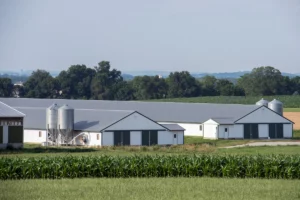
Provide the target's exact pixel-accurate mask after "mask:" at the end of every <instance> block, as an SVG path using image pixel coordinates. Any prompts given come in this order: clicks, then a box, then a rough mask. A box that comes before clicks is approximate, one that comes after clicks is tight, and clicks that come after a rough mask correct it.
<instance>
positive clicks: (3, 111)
mask: <svg viewBox="0 0 300 200" xmlns="http://www.w3.org/2000/svg"><path fill="white" fill-rule="evenodd" d="M24 116H25V115H24V113H21V112H19V111H18V110H16V109H14V108H12V107H10V106H8V105H6V104H5V103H2V102H0V117H24Z"/></svg>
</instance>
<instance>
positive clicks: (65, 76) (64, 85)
mask: <svg viewBox="0 0 300 200" xmlns="http://www.w3.org/2000/svg"><path fill="white" fill-rule="evenodd" d="M95 74H96V71H95V69H91V68H87V67H86V66H85V65H72V66H71V67H70V68H69V69H68V70H67V71H62V72H60V74H59V75H58V77H57V79H58V81H59V83H60V90H61V92H62V94H61V97H63V98H72V99H89V98H90V97H91V83H92V79H93V77H94V76H95Z"/></svg>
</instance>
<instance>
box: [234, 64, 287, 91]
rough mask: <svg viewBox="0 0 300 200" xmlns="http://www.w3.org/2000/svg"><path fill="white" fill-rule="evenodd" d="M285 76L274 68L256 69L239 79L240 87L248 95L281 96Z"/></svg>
mask: <svg viewBox="0 0 300 200" xmlns="http://www.w3.org/2000/svg"><path fill="white" fill-rule="evenodd" d="M282 81H283V76H282V75H281V72H280V71H279V70H278V69H275V68H274V67H270V66H267V67H258V68H254V69H253V70H252V71H251V73H249V74H245V75H244V76H242V77H241V78H239V79H238V83H237V84H238V86H239V87H241V88H243V89H244V90H245V93H246V95H251V96H258V95H275V94H280V92H281V88H282Z"/></svg>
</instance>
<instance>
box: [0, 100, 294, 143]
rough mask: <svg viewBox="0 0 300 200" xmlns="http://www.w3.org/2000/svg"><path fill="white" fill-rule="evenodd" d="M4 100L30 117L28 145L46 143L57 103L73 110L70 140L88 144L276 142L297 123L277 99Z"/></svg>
mask: <svg viewBox="0 0 300 200" xmlns="http://www.w3.org/2000/svg"><path fill="white" fill-rule="evenodd" d="M0 101H2V102H4V103H5V104H8V105H9V106H11V107H13V108H14V109H16V110H18V111H20V112H21V113H24V114H25V115H26V116H25V118H24V142H46V139H48V138H47V137H46V136H48V134H46V132H49V128H47V127H46V124H47V122H46V121H47V119H46V109H47V108H49V106H50V105H53V104H54V103H56V104H57V105H58V106H60V107H61V106H63V105H64V104H67V105H68V106H69V107H71V108H74V125H73V127H72V128H73V131H72V134H73V135H72V137H73V138H74V137H75V136H77V135H79V134H81V135H83V136H85V137H88V140H89V145H119V144H121V145H152V144H158V145H168V144H183V143H184V135H190V136H203V137H204V138H210V139H219V138H224V139H266V138H271V139H276V138H291V137H292V133H293V122H292V121H290V120H289V119H286V118H285V117H283V116H282V104H281V102H279V101H277V100H273V101H272V102H269V103H268V102H266V101H265V100H261V101H259V102H257V104H256V105H240V104H209V103H170V102H139V101H104V100H67V99H26V98H0ZM70 126H72V125H70ZM87 135H88V136H87ZM78 138H79V137H78ZM72 142H73V143H78V142H80V141H78V140H75V139H74V140H73V141H72Z"/></svg>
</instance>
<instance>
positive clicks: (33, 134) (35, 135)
mask: <svg viewBox="0 0 300 200" xmlns="http://www.w3.org/2000/svg"><path fill="white" fill-rule="evenodd" d="M39 132H41V137H39ZM46 137H47V134H46V130H26V129H24V140H23V141H24V143H26V142H27V143H39V144H41V143H43V142H46Z"/></svg>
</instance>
